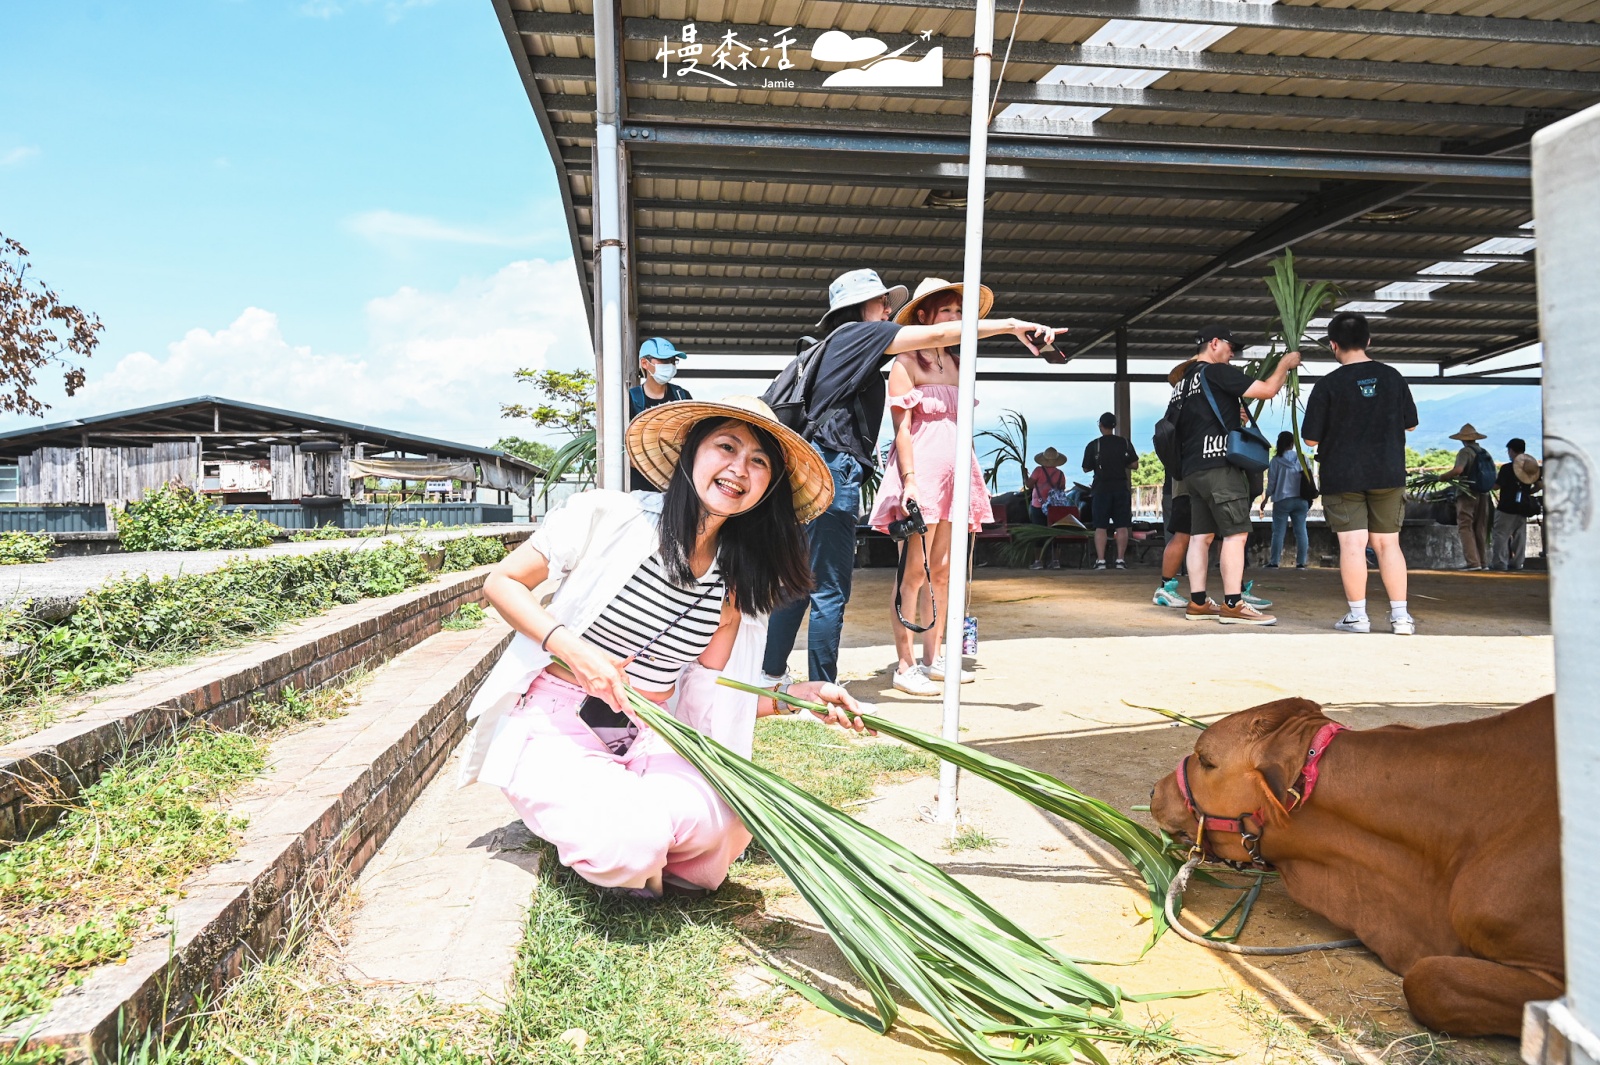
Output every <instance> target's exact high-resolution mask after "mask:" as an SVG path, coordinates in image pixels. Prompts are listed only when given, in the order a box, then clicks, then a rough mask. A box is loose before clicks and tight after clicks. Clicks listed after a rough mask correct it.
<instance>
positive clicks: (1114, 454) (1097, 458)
mask: <svg viewBox="0 0 1600 1065" xmlns="http://www.w3.org/2000/svg"><path fill="white" fill-rule="evenodd" d="M1108 444H1109V445H1110V446H1109V447H1108V446H1107V445H1108ZM1093 446H1094V475H1095V476H1096V477H1105V478H1109V479H1115V478H1117V477H1120V476H1123V475H1125V474H1127V472H1128V452H1129V450H1130V449H1131V447H1132V445H1131V444H1129V443H1128V442H1127V441H1126V440H1124V439H1123V438H1122V437H1120V436H1118V435H1116V434H1115V433H1112V434H1111V435H1110V436H1105V435H1104V434H1102V435H1100V436H1097V437H1095V438H1094V441H1093ZM1133 457H1134V458H1136V459H1137V458H1138V456H1137V455H1134V456H1133Z"/></svg>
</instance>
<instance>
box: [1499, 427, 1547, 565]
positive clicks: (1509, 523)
mask: <svg viewBox="0 0 1600 1065" xmlns="http://www.w3.org/2000/svg"><path fill="white" fill-rule="evenodd" d="M1527 451H1528V443H1527V441H1525V440H1523V439H1522V437H1520V436H1514V437H1512V438H1511V439H1510V440H1508V441H1506V456H1507V457H1508V458H1509V459H1510V460H1511V461H1510V462H1508V463H1506V464H1505V465H1504V466H1501V467H1500V473H1499V475H1498V476H1497V477H1496V478H1495V485H1494V486H1495V489H1496V492H1495V495H1496V496H1497V502H1496V504H1495V512H1494V539H1493V540H1491V541H1490V548H1491V554H1490V559H1491V561H1490V563H1489V568H1490V569H1497V570H1513V571H1517V570H1521V569H1522V564H1523V562H1524V561H1525V560H1526V558H1527V554H1528V519H1529V518H1531V517H1533V516H1534V515H1535V514H1537V513H1539V507H1540V504H1539V496H1538V493H1539V489H1540V484H1539V477H1540V474H1539V460H1538V459H1536V458H1534V457H1533V456H1532V455H1529V454H1528V453H1527Z"/></svg>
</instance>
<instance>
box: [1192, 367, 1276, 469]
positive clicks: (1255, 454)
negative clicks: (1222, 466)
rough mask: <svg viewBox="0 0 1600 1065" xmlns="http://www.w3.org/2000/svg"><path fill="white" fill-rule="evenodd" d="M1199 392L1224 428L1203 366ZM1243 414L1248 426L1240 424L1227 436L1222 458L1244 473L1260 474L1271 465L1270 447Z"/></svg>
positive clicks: (1253, 421)
mask: <svg viewBox="0 0 1600 1065" xmlns="http://www.w3.org/2000/svg"><path fill="white" fill-rule="evenodd" d="M1200 391H1202V392H1204V393H1205V394H1206V402H1207V403H1209V404H1211V413H1212V414H1215V415H1216V416H1217V424H1218V425H1219V426H1224V427H1225V426H1226V425H1227V424H1228V421H1227V419H1226V418H1224V417H1223V416H1222V410H1221V408H1219V407H1218V406H1217V397H1215V396H1213V395H1212V394H1211V382H1210V381H1207V380H1206V368H1205V367H1204V366H1202V367H1200ZM1244 414H1245V416H1247V417H1249V418H1250V424H1248V425H1244V424H1241V425H1240V426H1239V428H1237V429H1235V430H1233V431H1232V432H1230V433H1229V434H1228V448H1227V453H1226V455H1225V456H1224V457H1225V458H1226V459H1227V461H1228V465H1230V466H1236V467H1238V468H1239V469H1241V470H1243V471H1244V472H1246V473H1260V472H1262V471H1263V470H1265V469H1266V468H1267V467H1268V466H1270V465H1272V445H1271V444H1270V443H1269V442H1268V441H1267V438H1266V436H1265V434H1263V433H1262V432H1261V430H1260V429H1259V428H1257V426H1256V420H1255V417H1254V416H1253V415H1251V414H1250V412H1249V411H1248V410H1245V411H1244Z"/></svg>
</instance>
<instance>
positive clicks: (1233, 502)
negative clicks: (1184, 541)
mask: <svg viewBox="0 0 1600 1065" xmlns="http://www.w3.org/2000/svg"><path fill="white" fill-rule="evenodd" d="M1183 484H1184V487H1185V488H1187V489H1188V490H1189V532H1190V533H1192V534H1193V535H1195V536H1212V535H1215V536H1237V535H1239V534H1240V533H1247V532H1249V531H1250V480H1249V478H1248V477H1246V476H1245V472H1244V471H1243V470H1241V469H1239V468H1238V467H1237V466H1218V467H1215V468H1214V469H1209V470H1196V471H1195V472H1194V473H1191V474H1188V475H1187V476H1185V477H1184V479H1183Z"/></svg>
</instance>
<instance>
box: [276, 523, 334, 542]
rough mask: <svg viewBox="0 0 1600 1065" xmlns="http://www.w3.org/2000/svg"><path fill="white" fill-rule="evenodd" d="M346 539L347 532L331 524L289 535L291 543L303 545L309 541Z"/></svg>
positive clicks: (316, 526)
mask: <svg viewBox="0 0 1600 1065" xmlns="http://www.w3.org/2000/svg"><path fill="white" fill-rule="evenodd" d="M343 539H346V536H345V531H344V530H343V529H341V528H339V526H337V525H335V524H333V523H332V522H329V523H328V524H327V525H315V526H312V527H311V528H309V529H301V530H299V531H298V532H293V533H290V534H289V540H290V542H291V543H296V544H302V543H305V542H307V541H308V540H343Z"/></svg>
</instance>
